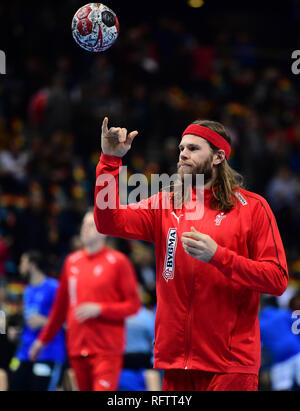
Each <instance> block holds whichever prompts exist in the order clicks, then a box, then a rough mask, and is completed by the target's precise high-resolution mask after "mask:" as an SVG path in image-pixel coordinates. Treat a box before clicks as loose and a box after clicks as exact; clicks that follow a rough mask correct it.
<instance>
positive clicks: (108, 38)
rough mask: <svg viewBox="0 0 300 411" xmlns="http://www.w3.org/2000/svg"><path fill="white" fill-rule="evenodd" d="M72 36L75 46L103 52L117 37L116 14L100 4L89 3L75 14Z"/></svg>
mask: <svg viewBox="0 0 300 411" xmlns="http://www.w3.org/2000/svg"><path fill="white" fill-rule="evenodd" d="M72 34H73V37H74V39H75V41H76V43H77V44H79V46H80V47H82V48H84V49H85V50H87V51H94V52H99V51H104V50H107V49H108V48H109V47H111V46H112V45H113V43H114V42H115V41H116V39H117V37H118V35H119V21H118V18H117V16H116V14H115V13H114V12H113V11H112V10H111V9H110V8H108V7H107V6H105V5H104V4H102V3H89V4H86V5H85V6H83V7H81V8H80V9H79V10H77V12H76V13H75V15H74V17H73V20H72Z"/></svg>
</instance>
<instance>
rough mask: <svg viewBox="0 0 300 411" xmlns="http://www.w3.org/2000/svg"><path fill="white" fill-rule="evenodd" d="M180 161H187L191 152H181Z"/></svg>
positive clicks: (185, 150)
mask: <svg viewBox="0 0 300 411" xmlns="http://www.w3.org/2000/svg"><path fill="white" fill-rule="evenodd" d="M179 157H180V160H186V159H188V158H189V152H188V150H187V149H184V150H182V151H181V152H180V156H179Z"/></svg>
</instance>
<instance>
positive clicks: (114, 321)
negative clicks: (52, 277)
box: [31, 211, 141, 391]
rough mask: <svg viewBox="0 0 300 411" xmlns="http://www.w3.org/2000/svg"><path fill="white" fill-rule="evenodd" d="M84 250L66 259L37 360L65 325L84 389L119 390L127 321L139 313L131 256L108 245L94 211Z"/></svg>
mask: <svg viewBox="0 0 300 411" xmlns="http://www.w3.org/2000/svg"><path fill="white" fill-rule="evenodd" d="M80 235H81V241H82V245H83V248H82V249H81V250H79V251H76V252H75V253H71V254H70V255H69V256H68V257H67V258H66V260H65V263H64V267H63V271H62V275H61V281H60V285H59V289H58V294H57V298H56V300H55V303H54V306H53V309H52V311H51V314H50V319H49V322H48V323H47V325H46V327H45V328H44V329H43V330H42V332H41V333H40V335H39V337H38V339H37V341H36V342H35V343H34V345H33V346H32V349H31V358H32V359H35V358H36V357H37V355H38V353H39V352H40V351H41V350H42V349H44V347H45V346H46V345H47V344H48V343H49V342H50V341H51V340H52V339H53V337H54V336H55V335H56V333H57V332H58V330H59V329H60V328H61V326H62V324H63V323H64V321H66V324H67V350H68V358H69V361H70V365H71V368H72V369H73V371H74V374H75V379H76V383H77V386H78V389H79V390H80V391H92V390H93V391H105V390H116V389H117V386H118V380H119V374H120V372H121V369H122V363H123V353H124V349H125V324H124V321H125V318H126V317H127V316H129V315H132V314H134V313H136V312H137V311H138V309H139V308H140V305H141V303H140V299H139V295H138V289H137V281H136V278H135V273H134V269H133V266H132V264H131V263H130V261H129V260H128V258H127V257H126V256H125V255H124V254H122V253H120V252H118V251H115V250H112V249H109V248H108V247H106V245H105V239H106V236H104V235H101V234H99V233H98V232H97V230H96V227H95V223H94V218H93V212H92V211H88V212H87V213H86V215H85V216H84V218H83V222H82V227H81V233H80Z"/></svg>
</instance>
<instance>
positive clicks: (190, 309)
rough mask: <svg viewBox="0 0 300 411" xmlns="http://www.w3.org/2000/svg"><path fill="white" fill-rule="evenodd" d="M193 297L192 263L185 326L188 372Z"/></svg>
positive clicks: (186, 367) (186, 368)
mask: <svg viewBox="0 0 300 411" xmlns="http://www.w3.org/2000/svg"><path fill="white" fill-rule="evenodd" d="M193 295H194V261H193V262H192V280H191V293H190V297H189V300H190V301H189V311H188V319H187V326H186V348H185V367H184V369H185V370H188V363H189V360H190V356H191V347H190V345H191V343H190V341H191V338H190V335H191V317H192V301H193Z"/></svg>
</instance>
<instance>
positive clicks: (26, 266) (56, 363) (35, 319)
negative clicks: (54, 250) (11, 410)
mask: <svg viewBox="0 0 300 411" xmlns="http://www.w3.org/2000/svg"><path fill="white" fill-rule="evenodd" d="M19 271H20V274H21V275H22V276H23V277H24V278H25V279H26V280H28V285H27V286H26V288H25V292H24V303H23V304H24V322H25V324H24V328H23V331H22V334H21V339H20V343H19V347H18V350H17V352H16V353H15V356H14V358H13V359H12V360H11V363H10V381H9V389H10V390H11V391H27V390H28V391H54V390H55V389H56V388H57V385H58V384H59V382H60V380H61V377H62V372H63V368H64V363H65V360H66V349H65V334H64V330H62V329H61V330H60V331H59V332H58V334H57V335H56V336H55V338H54V339H53V340H52V342H51V343H50V344H49V345H48V346H47V347H45V350H44V351H43V352H41V353H40V354H39V355H38V356H37V357H36V358H35V361H34V362H33V361H32V360H31V359H30V357H29V350H30V347H31V345H32V343H33V342H34V341H35V339H36V338H37V336H38V334H39V333H40V330H41V329H42V327H44V326H45V324H46V323H47V321H48V315H49V312H50V310H51V308H52V306H53V302H54V298H55V295H56V292H57V288H58V281H57V280H55V279H53V278H49V277H47V276H46V274H45V273H44V271H43V258H42V255H41V254H40V253H39V252H38V251H29V252H26V253H24V254H23V255H22V257H21V262H20V266H19Z"/></svg>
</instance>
